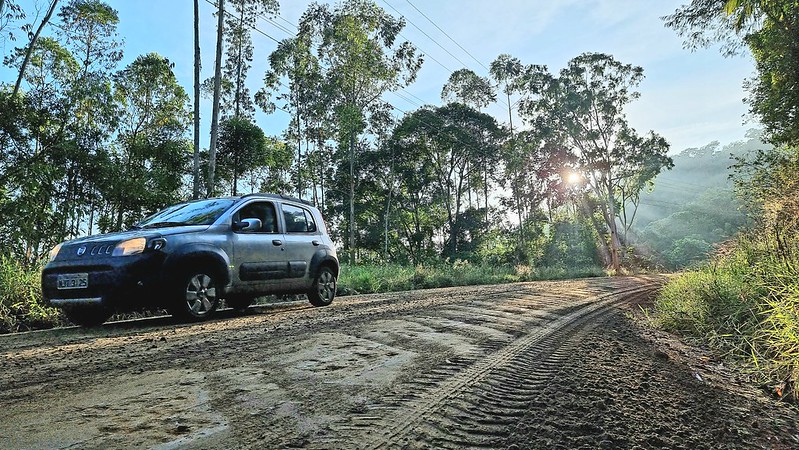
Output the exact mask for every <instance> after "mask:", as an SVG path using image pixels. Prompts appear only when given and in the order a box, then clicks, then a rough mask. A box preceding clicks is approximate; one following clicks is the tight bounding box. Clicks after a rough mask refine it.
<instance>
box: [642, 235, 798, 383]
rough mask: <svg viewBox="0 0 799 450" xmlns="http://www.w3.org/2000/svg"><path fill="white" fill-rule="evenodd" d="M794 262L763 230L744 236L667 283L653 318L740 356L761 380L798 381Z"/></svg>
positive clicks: (668, 326)
mask: <svg viewBox="0 0 799 450" xmlns="http://www.w3.org/2000/svg"><path fill="white" fill-rule="evenodd" d="M793 245H794V246H795V247H796V248H799V245H797V242H796V241H794V244H793ZM797 262H798V261H797V260H795V259H794V260H786V259H783V258H780V257H779V256H775V254H774V253H773V242H771V243H769V242H768V239H763V236H754V235H753V236H748V237H742V238H740V239H738V240H737V241H736V243H735V248H734V250H733V251H732V252H731V253H729V254H726V255H724V256H723V257H720V258H717V259H716V260H714V261H713V263H712V264H710V265H708V266H705V267H704V268H702V269H700V270H697V271H694V272H688V273H686V274H684V275H682V276H680V277H679V278H677V279H676V280H674V281H672V282H671V283H669V284H668V285H667V286H666V287H665V288H664V289H663V290H662V291H661V293H660V295H659V297H658V299H657V301H656V303H655V311H656V312H655V315H654V318H655V321H656V323H657V324H659V325H660V326H662V327H663V328H664V329H666V330H670V331H676V332H680V333H684V334H686V335H688V336H693V337H695V338H697V339H701V340H702V341H704V342H706V343H707V344H708V345H710V346H711V347H713V348H714V349H716V350H717V351H719V352H720V353H722V354H726V355H728V356H730V357H732V358H734V359H738V360H740V361H742V362H743V363H744V364H746V365H747V366H748V367H749V368H750V370H752V371H753V372H755V373H756V374H757V376H758V377H759V378H760V379H761V380H762V381H770V382H782V381H785V380H789V381H792V382H795V381H796V380H797V376H799V333H797V329H799V270H798V269H797V268H798V267H799V266H797Z"/></svg>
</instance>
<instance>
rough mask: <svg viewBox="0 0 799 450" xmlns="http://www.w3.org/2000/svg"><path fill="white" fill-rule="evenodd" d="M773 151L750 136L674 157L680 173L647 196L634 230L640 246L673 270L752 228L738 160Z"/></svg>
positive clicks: (667, 175)
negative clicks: (735, 172)
mask: <svg viewBox="0 0 799 450" xmlns="http://www.w3.org/2000/svg"><path fill="white" fill-rule="evenodd" d="M770 148H772V147H771V146H770V145H768V144H765V143H763V142H762V141H761V140H760V133H759V132H756V131H750V132H749V133H747V139H745V140H742V141H738V142H733V143H731V144H728V145H725V146H723V147H722V146H721V144H720V143H719V142H718V141H714V142H711V143H710V144H708V145H706V146H704V147H701V148H689V149H686V150H683V151H682V152H681V153H680V154H678V155H676V156H673V159H674V168H673V169H672V170H670V171H666V172H663V173H661V174H660V175H658V177H657V178H656V179H655V182H654V187H653V188H652V190H651V191H649V192H645V193H643V194H642V195H641V204H640V206H639V208H638V213H637V215H636V220H635V223H634V224H633V230H632V231H633V233H632V234H633V239H635V241H636V244H637V246H638V247H640V248H642V249H643V250H645V251H646V250H647V249H648V250H649V251H650V252H652V253H654V257H655V259H656V260H658V261H659V262H661V263H663V264H665V265H666V266H668V267H670V268H680V267H685V266H687V265H690V264H691V263H694V262H696V261H698V260H702V259H704V257H705V255H706V253H707V252H708V251H709V250H711V249H712V246H713V244H716V243H718V242H722V241H724V240H726V239H728V238H729V237H730V236H732V235H733V234H735V232H736V231H737V230H738V229H739V228H740V227H741V226H743V225H745V224H746V217H745V215H744V213H743V212H742V211H741V210H740V205H739V203H738V201H737V199H736V198H735V195H734V193H733V191H732V187H733V183H732V180H731V179H730V174H731V173H732V170H731V169H730V166H731V165H732V164H734V163H735V157H743V156H746V155H747V154H749V153H753V152H755V151H756V150H759V149H770Z"/></svg>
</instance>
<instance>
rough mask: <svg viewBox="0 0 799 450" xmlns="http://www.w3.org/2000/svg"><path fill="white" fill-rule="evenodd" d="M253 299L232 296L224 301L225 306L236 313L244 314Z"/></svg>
mask: <svg viewBox="0 0 799 450" xmlns="http://www.w3.org/2000/svg"><path fill="white" fill-rule="evenodd" d="M254 301H255V299H254V298H253V297H251V296H238V295H237V296H232V297H228V298H226V299H225V304H226V305H227V306H228V307H229V308H232V309H234V310H236V312H238V313H241V314H244V313H246V312H247V308H249V307H250V305H252V304H253V302H254Z"/></svg>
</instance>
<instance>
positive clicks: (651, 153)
mask: <svg viewBox="0 0 799 450" xmlns="http://www.w3.org/2000/svg"><path fill="white" fill-rule="evenodd" d="M643 76H644V75H643V69H642V68H641V67H637V66H633V65H631V64H622V63H621V62H619V61H617V60H616V59H615V58H613V57H612V56H610V55H605V54H601V53H584V54H582V55H579V56H577V57H576V58H573V59H572V60H570V61H569V63H568V64H567V66H566V67H565V68H564V69H562V70H561V71H560V74H559V76H554V75H552V74H551V73H549V71H548V69H547V68H546V67H543V66H529V67H528V68H526V71H525V74H524V75H523V76H522V77H521V78H520V79H519V80H518V81H517V84H516V85H517V87H518V89H520V90H521V92H523V93H524V94H525V97H524V98H523V99H522V100H521V101H520V103H519V113H520V115H521V116H522V118H523V119H524V120H525V121H526V122H528V123H530V124H532V125H534V126H535V128H536V129H537V130H539V132H540V133H542V137H543V140H544V141H546V142H548V143H549V145H551V146H553V147H555V148H558V147H565V148H567V149H568V150H569V151H570V152H572V154H573V155H574V160H575V162H576V164H575V169H576V170H577V171H579V172H580V173H581V174H582V180H583V182H584V183H585V184H586V189H585V190H586V191H588V192H591V193H593V194H594V195H595V196H596V198H597V200H598V206H599V209H600V211H601V212H602V217H603V218H604V221H605V226H606V228H607V231H608V234H609V239H608V241H609V252H608V253H609V254H610V256H611V260H610V261H608V262H609V263H610V264H612V265H613V267H614V270H616V271H618V270H619V264H620V255H619V253H620V247H621V238H620V237H619V232H618V231H617V224H616V221H617V218H618V219H621V221H622V223H623V224H624V226H625V228H626V227H628V226H629V224H628V223H627V222H628V220H627V214H626V212H625V208H626V205H627V202H628V201H631V202H632V204H637V198H638V193H639V192H640V191H641V190H642V189H643V188H644V186H645V185H646V184H647V183H648V182H649V181H650V180H651V179H653V178H654V177H655V176H656V175H657V174H658V173H659V172H660V171H661V170H662V169H664V168H665V169H670V168H671V167H672V165H673V163H672V160H671V158H670V157H668V156H667V152H668V149H669V145H668V143H667V142H666V140H665V139H664V138H663V137H661V136H659V135H657V134H655V133H654V132H652V131H650V132H649V133H648V134H647V135H645V136H640V135H639V134H638V133H637V132H636V131H635V130H634V129H632V128H631V127H630V126H629V125H628V124H627V120H626V118H625V117H624V112H623V109H624V107H625V106H626V105H627V104H628V103H630V102H632V101H633V100H635V99H637V98H638V97H639V95H640V94H639V93H638V92H637V91H636V90H635V89H636V88H637V86H638V85H639V84H640V82H641V80H642V79H643ZM630 220H631V219H630ZM602 242H604V239H603V241H602Z"/></svg>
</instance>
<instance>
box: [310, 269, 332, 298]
mask: <svg viewBox="0 0 799 450" xmlns="http://www.w3.org/2000/svg"><path fill="white" fill-rule="evenodd" d="M335 296H336V274H334V273H333V269H331V268H330V267H328V266H322V267H320V268H319V273H318V274H316V278H315V279H314V282H313V285H311V290H310V291H308V300H310V302H311V304H312V305H314V306H327V305H329V304H330V303H332V302H333V298H334V297H335Z"/></svg>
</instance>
